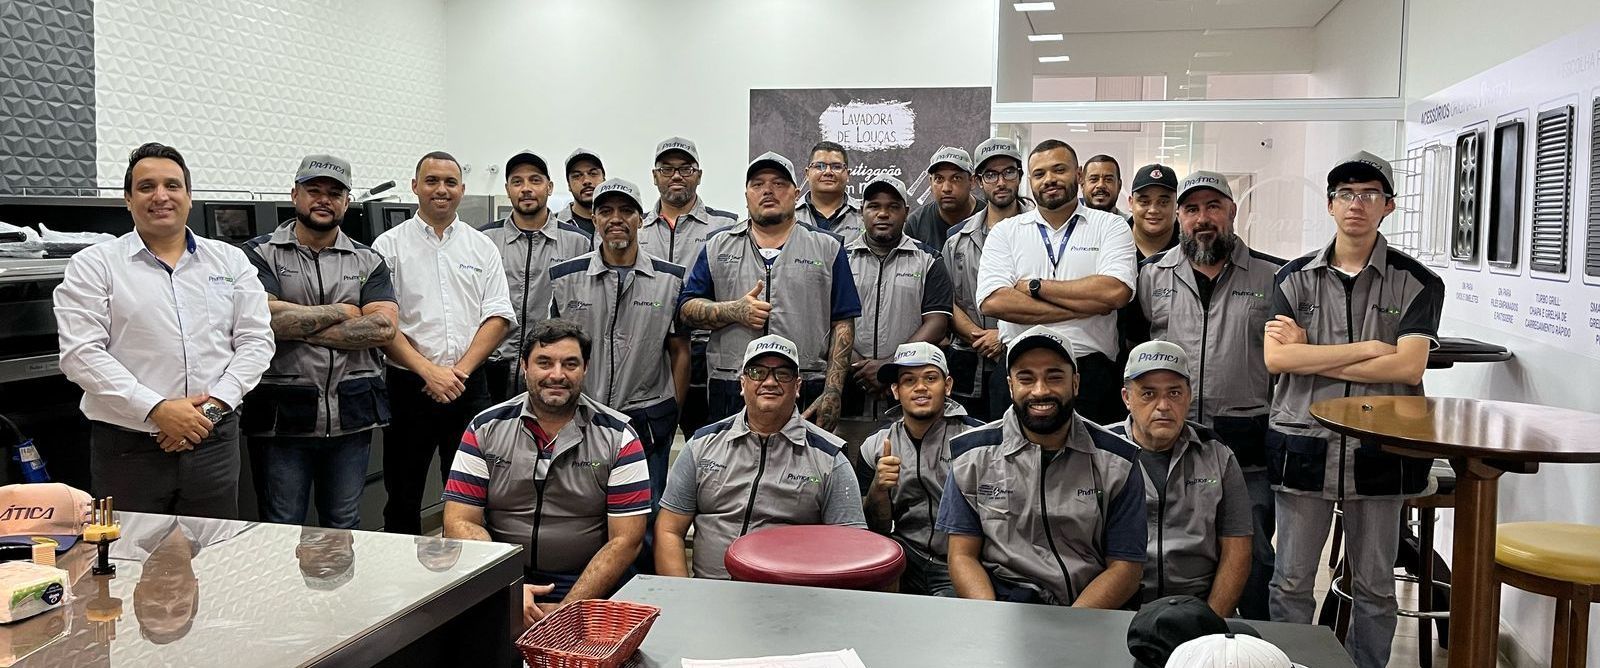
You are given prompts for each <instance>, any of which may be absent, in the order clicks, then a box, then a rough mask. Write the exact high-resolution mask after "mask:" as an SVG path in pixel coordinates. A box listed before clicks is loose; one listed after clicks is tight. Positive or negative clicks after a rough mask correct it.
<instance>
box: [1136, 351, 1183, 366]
mask: <svg viewBox="0 0 1600 668" xmlns="http://www.w3.org/2000/svg"><path fill="white" fill-rule="evenodd" d="M1134 361H1136V362H1172V363H1174V364H1176V363H1177V362H1178V356H1177V355H1171V354H1168V353H1149V352H1145V353H1139V359H1137V360H1134Z"/></svg>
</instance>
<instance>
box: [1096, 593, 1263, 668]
mask: <svg viewBox="0 0 1600 668" xmlns="http://www.w3.org/2000/svg"><path fill="white" fill-rule="evenodd" d="M1219 633H1236V634H1242V635H1250V636H1255V637H1257V638H1260V637H1261V634H1260V633H1258V632H1256V630H1255V629H1254V628H1252V627H1250V625H1248V624H1245V623H1243V622H1238V621H1232V620H1226V619H1223V618H1222V617H1221V616H1220V615H1218V614H1217V613H1216V611H1214V610H1212V609H1211V606H1210V605H1207V604H1206V602H1205V601H1202V600H1200V599H1198V598H1195V597H1193V596H1167V597H1164V598H1158V599H1156V600H1154V601H1151V602H1149V603H1146V604H1144V607H1142V608H1139V612H1137V613H1134V615H1133V622H1132V623H1130V624H1128V653H1129V654H1132V655H1133V659H1134V661H1136V662H1138V665H1139V668H1162V666H1165V665H1167V657H1169V656H1171V655H1172V650H1175V649H1177V648H1178V645H1182V644H1184V643H1186V642H1189V641H1190V640H1194V639H1195V638H1200V637H1203V636H1209V635H1215V634H1219Z"/></svg>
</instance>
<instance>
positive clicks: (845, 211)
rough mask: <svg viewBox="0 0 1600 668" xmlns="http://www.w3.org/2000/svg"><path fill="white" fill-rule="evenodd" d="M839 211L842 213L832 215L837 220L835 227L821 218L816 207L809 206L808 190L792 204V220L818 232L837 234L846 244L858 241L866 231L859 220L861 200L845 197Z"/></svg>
mask: <svg viewBox="0 0 1600 668" xmlns="http://www.w3.org/2000/svg"><path fill="white" fill-rule="evenodd" d="M839 209H840V212H842V213H840V212H835V213H834V216H835V217H836V219H837V220H838V224H837V225H835V224H833V223H831V222H829V221H828V219H826V218H823V217H822V216H821V215H820V212H819V211H817V209H816V207H814V206H812V205H811V191H809V190H808V191H806V194H804V195H802V196H800V198H799V200H797V201H796V202H795V203H794V219H795V220H796V221H798V222H801V223H805V224H807V225H810V226H812V227H815V228H817V229H819V230H826V231H828V232H832V233H834V234H837V235H839V237H840V238H842V239H844V242H845V243H846V244H849V243H852V242H854V241H855V240H856V239H860V238H861V234H862V233H863V232H865V231H866V225H865V223H864V222H863V221H862V219H861V200H859V199H856V198H854V197H850V196H849V195H846V196H845V198H844V203H843V204H840V205H839Z"/></svg>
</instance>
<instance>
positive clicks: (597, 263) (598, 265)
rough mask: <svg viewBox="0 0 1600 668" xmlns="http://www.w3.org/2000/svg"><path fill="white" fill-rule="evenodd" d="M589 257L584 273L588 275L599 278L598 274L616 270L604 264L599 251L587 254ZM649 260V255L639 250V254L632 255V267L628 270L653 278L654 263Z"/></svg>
mask: <svg viewBox="0 0 1600 668" xmlns="http://www.w3.org/2000/svg"><path fill="white" fill-rule="evenodd" d="M589 255H590V257H589V269H588V271H587V272H586V273H587V274H588V275H590V276H599V275H600V274H604V273H606V272H608V271H616V270H617V268H616V267H612V266H610V265H608V264H606V260H605V258H604V257H603V256H602V255H601V254H600V251H593V252H591V253H589ZM650 260H651V257H650V254H649V253H646V252H644V249H643V248H640V249H639V252H637V253H634V255H633V266H631V267H629V269H631V270H633V271H637V272H639V273H640V274H642V275H644V276H650V277H653V276H655V275H656V269H655V263H654V262H651V261H650Z"/></svg>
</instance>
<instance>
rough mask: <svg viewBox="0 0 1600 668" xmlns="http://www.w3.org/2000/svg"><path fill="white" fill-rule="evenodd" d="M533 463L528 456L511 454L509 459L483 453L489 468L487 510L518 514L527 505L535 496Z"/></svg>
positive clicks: (527, 454) (524, 453)
mask: <svg viewBox="0 0 1600 668" xmlns="http://www.w3.org/2000/svg"><path fill="white" fill-rule="evenodd" d="M536 459H537V456H536V455H535V454H534V453H532V452H516V451H513V452H512V453H511V456H510V457H509V458H507V457H501V456H500V455H495V454H491V453H487V452H485V453H483V460H484V464H486V465H487V466H488V467H489V489H488V496H489V502H488V508H489V509H490V510H520V509H522V508H525V507H527V506H529V505H531V503H532V502H533V501H534V499H536V498H537V496H538V495H537V492H536V491H535V489H534V481H533V476H534V472H535V470H536V469H535V468H534V461H535V460H536Z"/></svg>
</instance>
